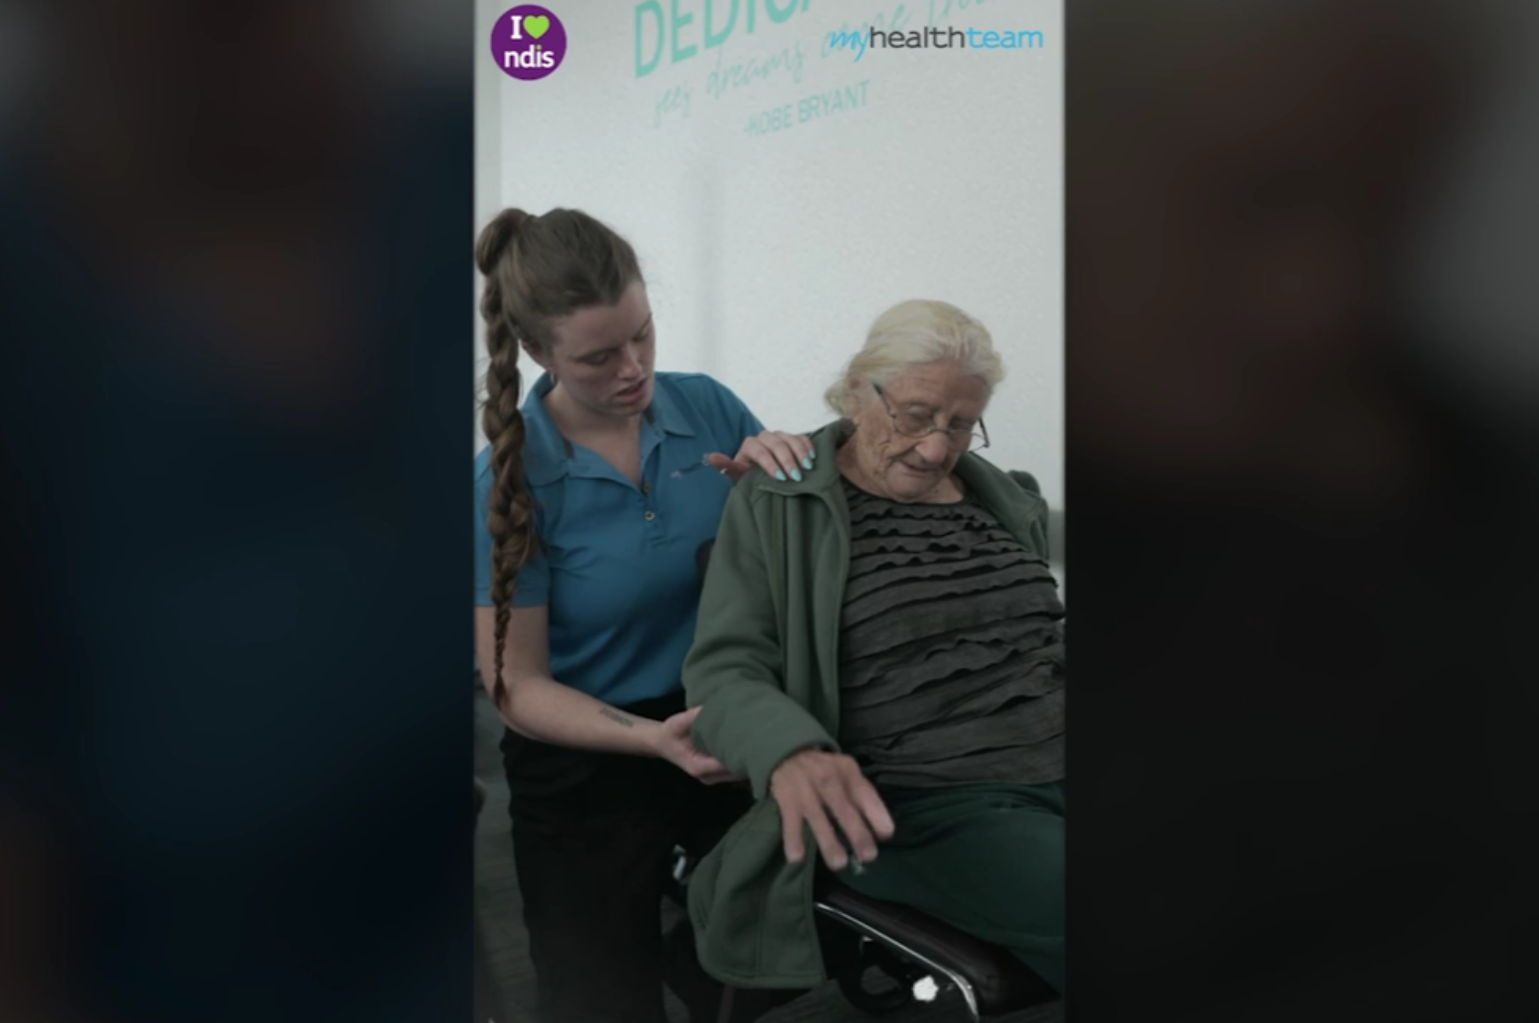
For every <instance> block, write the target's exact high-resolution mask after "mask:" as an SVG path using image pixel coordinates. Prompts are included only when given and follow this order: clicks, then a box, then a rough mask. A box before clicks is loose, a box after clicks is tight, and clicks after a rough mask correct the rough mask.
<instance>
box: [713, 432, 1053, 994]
mask: <svg viewBox="0 0 1539 1023" xmlns="http://www.w3.org/2000/svg"><path fill="white" fill-rule="evenodd" d="M845 429H846V427H845V425H844V424H841V423H833V424H830V425H829V426H825V427H824V428H823V429H821V430H819V431H818V432H817V433H815V434H813V442H814V444H815V445H816V448H817V458H816V459H815V461H814V468H813V469H812V471H811V472H810V473H807V474H805V475H804V477H803V481H802V482H801V483H789V482H788V483H780V482H777V481H776V480H775V479H774V478H772V477H770V476H767V475H765V474H764V473H762V472H759V471H754V472H752V473H750V474H749V475H748V476H746V477H744V479H743V480H741V481H740V482H739V483H738V485H737V486H736V487H734V488H733V490H732V494H731V496H730V497H729V498H728V500H727V506H726V510H725V512H724V513H723V515H722V520H721V528H720V531H719V532H718V534H717V539H716V544H715V547H714V548H713V550H712V553H711V562H710V570H709V571H708V572H707V573H706V579H705V588H704V592H703V593H702V595H701V600H700V613H699V624H698V625H697V627H696V631H695V643H694V646H693V647H692V648H691V649H690V652H689V656H688V657H687V658H686V659H685V662H684V689H685V693H686V694H687V696H688V700H689V705H690V706H691V707H694V706H701V705H703V708H704V709H703V710H701V712H700V715H699V716H698V717H697V718H696V719H695V724H694V741H695V743H696V744H697V745H698V746H699V747H700V748H702V749H704V750H706V751H708V752H709V753H711V755H713V756H715V757H717V758H718V759H720V760H721V761H722V762H723V763H724V764H726V766H727V767H728V768H730V769H731V770H732V771H734V772H736V773H738V774H741V775H744V776H746V777H747V778H748V779H749V781H750V782H751V784H752V786H753V793H754V796H755V798H756V799H757V802H756V803H755V805H754V807H753V808H752V809H751V810H749V812H748V813H747V814H746V815H744V817H743V818H742V819H741V820H739V821H738V822H737V823H736V824H735V825H733V827H732V829H731V830H730V831H729V832H728V833H727V835H726V837H725V838H724V839H723V840H722V841H721V843H720V844H719V845H718V846H717V847H716V848H715V849H714V850H712V851H711V853H710V854H709V855H708V856H706V857H705V859H704V860H702V861H701V863H700V864H699V866H698V867H697V868H696V870H695V873H694V876H693V878H692V879H691V881H690V884H689V913H690V918H691V920H692V921H693V923H694V926H695V931H696V935H697V938H698V942H697V945H698V949H699V953H700V962H701V964H702V965H703V966H704V967H705V969H706V971H707V972H709V973H710V974H711V975H712V976H714V977H716V978H717V979H718V980H720V981H722V982H724V983H728V984H733V985H738V986H742V987H764V988H808V987H815V986H816V985H818V984H819V983H821V982H822V981H823V980H824V979H825V978H824V976H823V958H822V953H821V949H820V947H819V945H818V937H817V932H816V929H815V926H814V911H813V907H812V904H813V891H812V886H813V878H814V868H815V865H816V846H815V845H814V844H813V842H812V840H811V838H810V835H811V831H810V829H809V831H808V835H809V838H808V844H807V849H808V855H807V857H806V858H805V859H804V860H803V861H802V862H801V863H800V864H794V865H793V864H788V863H787V862H786V860H785V855H784V853H783V851H782V843H781V834H780V812H779V808H778V807H777V805H776V804H775V801H774V799H772V798H769V797H768V790H769V776H770V772H771V771H773V770H774V769H775V768H776V767H778V766H779V765H780V762H781V761H782V760H784V759H785V758H786V757H788V756H790V755H791V754H792V753H795V752H796V751H798V750H801V749H805V748H807V747H810V746H817V747H822V748H824V749H829V750H834V751H837V750H838V749H839V744H838V742H837V741H836V740H835V737H836V736H837V735H838V734H839V665H838V657H839V621H840V610H841V607H842V605H843V603H844V588H845V580H846V577H847V575H848V571H849V562H850V524H849V508H848V506H847V505H846V503H845V499H844V490H843V488H842V487H841V485H840V476H839V470H838V467H837V465H836V464H835V461H834V452H835V449H836V447H837V445H838V443H839V442H840V441H842V440H843V438H844V436H845V435H846V434H845ZM955 473H956V475H957V476H958V477H959V478H960V479H961V480H962V482H963V484H964V485H965V486H966V488H967V492H968V494H969V495H971V496H972V497H973V499H975V500H977V501H978V502H979V503H980V504H982V505H983V506H984V507H986V508H988V509H989V510H990V511H991V512H993V513H994V515H995V516H997V517H998V519H999V521H1000V524H1001V525H1002V526H1004V528H1005V529H1007V530H1009V532H1010V533H1011V534H1012V535H1013V536H1014V537H1015V538H1016V539H1017V540H1019V541H1020V542H1021V543H1023V544H1025V545H1026V547H1027V548H1028V549H1029V550H1031V551H1033V552H1037V553H1039V554H1041V555H1042V556H1043V557H1046V554H1047V506H1046V504H1045V503H1044V502H1043V500H1042V498H1041V497H1039V496H1038V495H1037V494H1036V493H1034V492H1032V491H1034V490H1035V485H1034V484H1035V481H1034V480H1032V479H1031V478H1030V477H1029V476H1027V475H1026V474H1025V473H1011V474H1007V473H1005V472H1002V471H1001V470H999V469H996V468H995V467H994V466H992V465H990V464H989V463H988V462H985V461H984V460H983V459H981V458H979V457H978V456H976V455H973V454H965V455H963V456H962V458H961V459H960V460H959V461H958V463H957V467H956V469H955Z"/></svg>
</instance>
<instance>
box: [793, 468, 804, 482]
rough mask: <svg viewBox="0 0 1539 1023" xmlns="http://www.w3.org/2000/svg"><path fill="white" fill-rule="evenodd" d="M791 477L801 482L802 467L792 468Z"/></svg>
mask: <svg viewBox="0 0 1539 1023" xmlns="http://www.w3.org/2000/svg"><path fill="white" fill-rule="evenodd" d="M791 478H792V479H793V480H795V481H796V482H798V483H800V482H801V481H802V471H801V470H800V469H792V470H791Z"/></svg>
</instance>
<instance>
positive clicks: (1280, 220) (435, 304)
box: [0, 0, 1539, 1023]
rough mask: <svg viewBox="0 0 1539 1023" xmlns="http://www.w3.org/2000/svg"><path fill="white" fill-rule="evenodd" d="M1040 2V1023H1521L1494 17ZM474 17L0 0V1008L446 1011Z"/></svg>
mask: <svg viewBox="0 0 1539 1023" xmlns="http://www.w3.org/2000/svg"><path fill="white" fill-rule="evenodd" d="M1067 7H1068V29H1069V51H1068V52H1069V64H1070V68H1069V72H1068V96H1069V101H1068V102H1069V116H1068V126H1069V127H1068V167H1067V182H1068V190H1067V191H1068V210H1067V230H1066V235H1067V246H1068V253H1067V258H1068V275H1067V278H1068V294H1067V296H1066V302H1067V309H1068V330H1069V336H1068V339H1067V345H1068V396H1069V401H1068V408H1069V460H1068V465H1069V495H1068V502H1067V503H1068V505H1069V506H1071V508H1072V526H1071V528H1070V529H1069V535H1068V545H1069V551H1068V564H1069V566H1071V568H1072V571H1073V574H1074V582H1075V586H1074V602H1073V611H1074V619H1075V624H1074V627H1073V628H1074V644H1073V651H1074V653H1073V670H1074V675H1075V696H1074V698H1073V710H1072V713H1073V719H1074V728H1075V740H1074V744H1073V753H1072V760H1073V772H1072V774H1073V778H1072V782H1071V789H1072V792H1073V800H1074V811H1073V825H1072V827H1071V829H1070V835H1071V839H1070V841H1071V849H1070V856H1071V860H1070V862H1071V865H1072V868H1071V873H1070V903H1071V913H1070V916H1071V920H1072V930H1073V934H1072V943H1071V947H1072V949H1073V955H1072V956H1071V975H1070V987H1071V989H1072V994H1071V995H1070V997H1069V999H1068V1003H1069V1006H1070V1008H1069V1012H1070V1013H1071V1015H1072V1016H1074V1017H1078V1018H1083V1019H1087V1020H1088V1019H1124V1018H1130V1017H1131V1016H1132V1015H1133V1014H1134V1013H1135V1012H1136V1013H1137V1015H1138V1018H1140V1019H1145V1020H1148V1019H1158V1018H1170V1019H1192V1020H1209V1019H1211V1020H1215V1021H1216V1020H1230V1019H1236V1018H1244V1019H1257V1020H1269V1019H1278V1020H1282V1019H1295V1018H1298V1017H1300V1016H1301V1015H1302V1016H1306V1017H1308V1018H1310V1019H1313V1020H1336V1019H1341V1020H1348V1019H1351V1020H1360V1019H1396V1020H1403V1021H1419V1020H1428V1021H1431V1020H1447V1019H1480V1020H1509V1019H1510V1020H1523V1019H1531V1018H1533V1017H1534V1016H1535V1014H1536V1009H1539V1006H1536V1004H1535V1001H1536V998H1539V995H1536V992H1535V988H1534V986H1533V985H1532V984H1531V983H1530V982H1529V978H1530V975H1531V973H1532V970H1531V967H1530V966H1529V964H1530V963H1531V962H1532V961H1533V953H1534V952H1535V951H1536V950H1535V948H1534V945H1535V930H1534V928H1533V926H1532V921H1533V920H1534V918H1535V916H1536V910H1539V904H1536V902H1539V900H1536V898H1535V895H1536V892H1535V884H1536V881H1535V877H1536V874H1535V872H1534V870H1533V869H1532V864H1533V863H1535V862H1539V849H1536V848H1535V843H1534V839H1533V837H1532V836H1533V834H1534V832H1535V829H1534V828H1533V827H1532V825H1533V824H1534V823H1535V822H1534V816H1535V812H1536V806H1539V801H1536V799H1535V797H1534V791H1533V786H1532V782H1531V779H1533V778H1534V777H1536V776H1539V772H1536V770H1535V768H1536V767H1539V764H1536V763H1535V762H1534V761H1535V751H1536V749H1539V744H1536V743H1535V742H1534V736H1535V734H1536V729H1535V726H1536V724H1539V722H1536V717H1539V690H1536V680H1539V671H1536V667H1539V665H1536V663H1535V661H1536V658H1535V652H1534V642H1535V640H1534V628H1533V623H1534V622H1535V621H1536V620H1539V586H1536V583H1535V581H1534V580H1535V574H1534V570H1535V567H1536V563H1539V558H1536V555H1539V550H1536V548H1539V539H1536V536H1535V530H1534V526H1533V524H1534V522H1535V521H1536V519H1535V512H1536V511H1539V500H1536V498H1539V486H1536V484H1539V459H1536V457H1535V455H1536V447H1535V441H1536V436H1535V426H1536V423H1535V409H1536V408H1539V403H1536V401H1535V398H1536V397H1539V396H1536V394H1535V391H1536V384H1539V358H1536V355H1535V352H1534V349H1533V346H1532V345H1531V344H1530V342H1531V340H1532V336H1533V333H1534V331H1535V329H1536V326H1539V287H1536V285H1539V273H1536V272H1535V271H1536V270H1539V260H1536V251H1535V245H1536V241H1535V240H1536V239H1539V231H1536V228H1539V217H1536V211H1535V209H1534V205H1533V202H1532V194H1531V192H1532V182H1533V181H1534V180H1539V173H1536V172H1539V154H1536V153H1535V151H1534V145H1535V142H1536V140H1539V133H1536V131H1535V130H1534V129H1535V126H1536V111H1539V76H1536V74H1535V72H1534V70H1533V69H1534V68H1535V67H1536V66H1539V62H1536V61H1535V59H1534V57H1535V53H1536V48H1535V43H1536V39H1539V36H1536V33H1535V26H1534V14H1533V12H1532V11H1531V10H1530V9H1529V8H1531V7H1532V5H1531V4H1522V3H1516V2H1514V3H1507V4H1503V3H1496V2H1483V0H1440V2H1433V0H1399V2H1393V3H1392V2H1389V0H1334V2H1331V3H1325V2H1324V0H1288V2H1283V0H1253V2H1248V3H1243V4H1236V3H1230V2H1220V0H1171V2H1168V3H1162V4H1159V5H1151V4H1147V3H1143V2H1139V0H1073V2H1070V3H1069V4H1068V5H1067ZM470 15H471V10H470V5H469V4H463V5H444V4H430V3H427V2H425V0H394V2H391V3H388V4H371V5H365V4H362V3H357V2H354V3H339V4H324V5H323V4H313V3H297V2H293V0H273V2H269V3H265V4H259V5H215V4H206V3H205V4H193V3H190V2H186V0H153V2H151V0H133V2H129V0H124V2H120V3H117V4H111V5H109V4H99V5H86V4H80V3H74V2H58V3H53V4H48V5H44V4H41V3H37V2H36V0H25V2H18V0H0V55H3V59H0V318H3V323H4V339H5V345H4V349H3V356H0V359H3V363H0V417H3V419H0V440H3V446H0V450H3V453H4V454H3V457H4V470H5V477H6V480H5V486H4V488H3V489H4V492H5V494H6V495H7V496H6V497H5V498H4V509H5V512H4V515H5V517H4V520H3V528H0V610H3V612H4V614H3V620H4V622H5V626H6V629H5V635H4V638H3V643H0V649H3V651H4V666H3V669H0V678H3V681H4V686H3V690H0V694H3V695H0V1019H7V1020H10V1019H17V1020H21V1019H26V1020H37V1021H48V1023H51V1021H68V1023H107V1021H112V1023H117V1021H122V1023H137V1021H140V1020H144V1021H149V1020H155V1021H174V1020H183V1019H185V1020H198V1021H200V1023H202V1021H226V1020H229V1021H241V1020H253V1021H255V1020H262V1021H268V1020H274V1019H285V1020H308V1019H315V1020H327V1021H346V1020H365V1019H367V1020H370V1021H383V1020H396V1019H400V1020H411V1021H420V1020H427V1019H464V1018H465V1017H466V1015H467V1014H468V1013H469V1011H470V997H471V977H470V974H471V958H472V957H471V950H470V940H471V927H470V920H471V916H470V900H471V891H472V883H471V874H470V864H471V858H470V850H471V843H470V812H469V810H470V798H469V792H468V788H469V778H470V775H471V773H472V763H471V751H472V743H471V719H470V713H471V711H470V705H469V703H468V701H467V700H466V699H465V692H464V685H463V681H464V674H465V671H464V661H465V651H466V650H467V649H468V647H469V643H470V630H469V615H468V614H466V613H465V608H466V606H467V602H466V599H465V597H466V589H465V587H466V584H467V582H468V576H469V570H470V566H469V564H468V562H467V557H468V554H467V552H468V551H469V549H470V544H469V536H468V525H469V523H468V520H467V518H466V515H465V511H466V507H465V502H466V500H467V488H466V487H465V480H466V472H467V469H468V465H467V461H466V459H465V457H464V456H465V448H464V411H465V403H466V400H467V398H468V397H469V396H470V389H469V386H468V383H469V379H470V374H469V373H467V372H466V371H467V369H468V368H469V365H470V362H471V358H472V354H471V344H470V340H471V333H470V332H471V330H472V329H473V317H474V308H473V295H472V291H471V287H470V285H471V282H472V274H471V265H470V260H469V252H470V249H469V246H470V240H471V237H472V232H473V229H474V225H473V223H472V204H471V157H472V140H471V123H472V122H471V64H470V61H471V60H473V59H475V56H476V55H477V54H478V53H479V52H480V51H479V48H478V47H476V46H474V45H472V43H473V39H472V28H471V16H470ZM574 130H575V129H574Z"/></svg>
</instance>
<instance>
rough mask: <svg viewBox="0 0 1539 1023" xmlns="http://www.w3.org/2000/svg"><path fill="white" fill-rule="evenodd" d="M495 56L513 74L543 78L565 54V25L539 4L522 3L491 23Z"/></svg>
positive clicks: (525, 79)
mask: <svg viewBox="0 0 1539 1023" xmlns="http://www.w3.org/2000/svg"><path fill="white" fill-rule="evenodd" d="M492 58H493V59H494V60H496V61H497V66H498V67H500V68H502V71H503V73H504V74H506V75H507V76H508V77H510V78H517V79H519V80H521V81H525V82H531V81H534V80H535V79H537V78H544V77H545V76H546V75H548V74H550V73H551V72H552V71H554V70H556V68H558V67H560V66H561V62H562V60H564V59H565V58H566V27H565V26H564V25H562V24H561V19H560V18H558V17H556V16H555V15H554V14H552V13H551V12H550V11H549V10H547V9H546V8H544V7H540V6H539V5H537V4H520V5H519V6H517V7H514V8H512V9H510V10H508V11H507V12H505V13H504V14H503V15H502V17H500V18H498V19H497V23H496V24H495V25H493V26H492Z"/></svg>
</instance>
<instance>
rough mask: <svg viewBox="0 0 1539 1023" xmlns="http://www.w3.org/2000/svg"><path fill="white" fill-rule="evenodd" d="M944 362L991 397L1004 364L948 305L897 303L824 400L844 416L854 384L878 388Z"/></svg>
mask: <svg viewBox="0 0 1539 1023" xmlns="http://www.w3.org/2000/svg"><path fill="white" fill-rule="evenodd" d="M948 360H949V361H952V362H956V363H958V364H959V365H961V367H962V372H963V373H964V374H965V375H967V376H976V377H981V378H982V379H983V381H984V383H985V384H987V385H988V389H989V391H990V392H992V391H993V390H994V387H995V386H996V385H997V384H998V383H999V382H1000V381H1001V380H1003V379H1004V378H1005V364H1004V361H1003V360H1001V359H1000V357H999V353H998V352H996V351H995V350H994V340H993V338H991V337H989V332H988V328H986V327H985V326H984V325H983V324H981V323H979V322H978V321H977V320H975V319H973V318H972V317H971V316H968V315H967V314H966V313H964V312H963V311H962V310H960V309H958V308H957V307H956V306H954V305H951V304H950V303H947V302H935V301H930V300H927V299H917V298H916V299H910V300H908V301H907V302H899V303H898V304H897V305H895V306H893V307H892V308H890V309H888V310H887V311H886V312H884V313H882V315H880V316H878V317H877V318H876V320H875V321H874V322H873V323H872V324H871V329H870V330H869V331H867V332H866V343H865V346H864V347H862V348H861V350H860V351H858V352H856V353H855V357H854V358H852V359H851V360H850V362H849V365H847V366H846V367H845V369H844V372H843V373H841V374H840V376H839V379H838V380H836V381H835V382H834V384H833V386H831V387H829V389H828V390H827V392H825V393H824V396H823V397H824V399H825V400H826V401H827V402H828V407H829V408H830V409H832V410H833V411H834V412H836V413H837V414H839V415H841V416H845V415H849V407H848V403H849V397H850V392H851V390H852V388H853V387H854V385H855V384H856V383H858V382H859V381H862V380H867V381H870V382H871V383H874V384H876V385H878V386H883V385H886V384H890V383H891V382H892V381H893V380H894V379H895V378H896V377H899V376H901V375H902V374H903V373H905V372H907V371H908V370H910V369H913V368H915V367H917V366H928V365H930V364H931V363H936V362H944V361H948Z"/></svg>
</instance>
